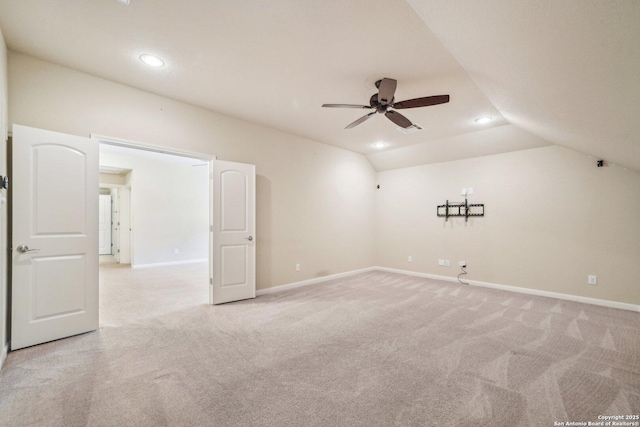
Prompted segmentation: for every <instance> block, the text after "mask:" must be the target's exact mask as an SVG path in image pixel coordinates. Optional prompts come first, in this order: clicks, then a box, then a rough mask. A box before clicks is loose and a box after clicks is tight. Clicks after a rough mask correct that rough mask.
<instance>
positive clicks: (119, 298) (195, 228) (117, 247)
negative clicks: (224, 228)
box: [99, 141, 210, 326]
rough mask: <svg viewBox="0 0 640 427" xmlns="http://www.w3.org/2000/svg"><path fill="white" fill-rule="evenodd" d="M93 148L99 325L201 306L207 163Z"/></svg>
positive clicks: (205, 292)
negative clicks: (97, 189) (95, 154)
mask: <svg viewBox="0 0 640 427" xmlns="http://www.w3.org/2000/svg"><path fill="white" fill-rule="evenodd" d="M99 146H100V161H99V163H100V209H99V211H100V221H99V224H100V227H99V228H100V230H99V231H100V235H99V237H100V239H99V240H100V244H99V250H100V256H99V257H100V268H99V275H100V282H99V283H100V323H101V324H102V325H113V326H121V325H124V324H126V323H131V322H135V323H137V322H139V321H140V320H141V319H149V318H151V317H154V316H155V315H157V314H159V313H160V312H166V311H167V304H170V305H172V309H171V311H179V310H180V309H181V307H182V308H186V307H187V306H189V305H191V304H193V303H196V304H202V305H206V304H208V303H209V286H210V282H209V277H210V274H209V259H210V254H209V251H210V241H209V235H210V228H209V225H210V200H209V198H210V189H209V163H210V162H209V161H208V160H206V159H203V158H196V157H187V156H185V155H184V154H181V155H175V154H172V153H167V152H158V151H154V150H149V149H143V148H144V147H136V146H134V147H130V146H122V145H119V144H118V145H114V144H109V143H105V142H103V141H101V142H100V144H99ZM164 151H166V150H164ZM169 278H170V280H169ZM170 296H172V297H170ZM160 305H162V306H163V307H162V311H159V306H160Z"/></svg>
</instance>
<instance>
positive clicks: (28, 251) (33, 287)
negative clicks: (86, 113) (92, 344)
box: [11, 125, 99, 350]
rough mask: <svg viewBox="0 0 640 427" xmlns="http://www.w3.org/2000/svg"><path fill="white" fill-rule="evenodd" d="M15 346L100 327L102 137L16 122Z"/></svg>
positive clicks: (13, 236) (13, 348) (13, 334)
mask: <svg viewBox="0 0 640 427" xmlns="http://www.w3.org/2000/svg"><path fill="white" fill-rule="evenodd" d="M12 152H13V156H12V162H13V168H12V169H13V177H12V185H13V191H12V232H13V235H12V253H11V259H12V268H13V270H12V283H11V286H12V288H11V289H12V311H11V349H12V350H16V349H19V348H23V347H27V346H31V345H34V344H40V343H43V342H47V341H52V340H56V339H59V338H65V337H68V336H71V335H75V334H79V333H83V332H88V331H91V330H94V329H97V328H98V193H99V189H98V143H97V141H93V140H91V139H89V138H81V137H77V136H71V135H65V134H61V133H57V132H50V131H45V130H41V129H34V128H28V127H24V126H18V125H14V126H13V150H12Z"/></svg>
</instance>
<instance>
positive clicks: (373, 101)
mask: <svg viewBox="0 0 640 427" xmlns="http://www.w3.org/2000/svg"><path fill="white" fill-rule="evenodd" d="M394 100H395V98H393V99H392V100H391V102H390V103H389V105H383V104H380V102H378V94H377V93H374V94H373V95H371V98H370V99H369V105H371V108H375V109H376V110H377V111H378V113H380V114H383V113H386V112H387V108H389V107H390V106H392V105H393V101H394Z"/></svg>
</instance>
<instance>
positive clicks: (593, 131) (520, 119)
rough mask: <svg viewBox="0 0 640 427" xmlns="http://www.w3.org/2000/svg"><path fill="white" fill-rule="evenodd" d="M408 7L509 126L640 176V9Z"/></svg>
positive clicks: (572, 2) (495, 0)
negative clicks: (510, 124) (638, 23)
mask: <svg viewBox="0 0 640 427" xmlns="http://www.w3.org/2000/svg"><path fill="white" fill-rule="evenodd" d="M406 1H407V3H408V4H409V5H410V6H411V7H412V8H413V9H414V11H415V12H416V13H417V15H418V16H419V17H420V18H421V19H422V21H423V22H424V23H425V24H426V26H427V28H429V30H430V31H431V32H432V33H433V34H434V35H435V37H436V38H438V40H439V41H440V42H441V43H442V44H443V45H444V46H445V48H446V49H447V50H448V51H449V52H450V53H451V55H452V56H453V57H454V58H455V60H456V61H457V62H458V63H459V64H460V66H461V67H462V68H463V69H464V70H465V71H466V73H467V75H468V76H469V77H470V78H471V80H472V81H473V82H474V84H475V85H476V86H477V87H478V88H479V90H480V91H481V92H482V93H483V94H484V95H485V96H486V97H487V98H488V99H489V100H490V102H491V103H492V104H493V105H494V106H495V107H496V109H497V110H498V111H499V112H500V113H501V114H502V115H503V116H504V118H505V119H506V120H507V121H509V122H510V123H512V124H514V125H517V126H518V127H520V128H521V129H523V130H526V131H528V132H530V133H531V134H534V135H537V136H539V137H540V138H542V139H545V140H547V141H550V142H552V143H553V144H556V145H559V146H562V147H565V148H568V149H571V150H574V151H577V152H580V153H583V154H586V155H589V156H592V157H595V158H598V159H603V160H605V161H607V162H608V163H610V164H615V165H617V166H620V167H623V168H626V169H629V170H632V171H634V172H640V121H638V120H637V117H638V116H639V115H640V102H638V99H640V55H638V54H637V52H638V50H637V47H636V46H637V45H638V43H640V26H638V25H637V22H638V20H640V2H591V3H585V2H582V1H580V0H567V1H565V2H555V1H554V0H536V1H530V2H508V1H506V2H505V1H501V0H488V1H486V2H473V1H464V0H459V1H450V0H430V1H429V2H425V1H422V0H406Z"/></svg>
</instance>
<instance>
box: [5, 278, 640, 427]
mask: <svg viewBox="0 0 640 427" xmlns="http://www.w3.org/2000/svg"><path fill="white" fill-rule="evenodd" d="M101 269H102V271H101V325H102V327H101V329H100V330H99V331H98V332H93V333H88V334H84V335H80V336H76V337H72V338H69V339H64V340H60V341H56V342H53V343H49V344H44V345H40V346H35V347H32V348H28V349H25V350H20V351H17V352H13V353H10V354H9V357H8V359H7V362H6V364H5V367H4V368H3V370H2V372H1V373H0V424H1V425H7V426H23V425H44V426H84V425H92V426H94V425H95V426H174V425H175V426H274V427H275V426H278V427H279V426H395V425H398V426H554V422H567V421H585V422H586V421H597V420H598V415H622V414H639V413H640V314H639V313H632V312H628V311H622V310H614V309H609V308H603V307H597V306H591V305H584V304H579V303H573V302H567V301H559V300H554V299H548V298H541V297H531V296H527V295H521V294H514V293H507V292H502V291H495V290H490V289H483V288H478V287H472V286H464V285H458V284H454V283H447V282H438V281H434V280H429V279H421V278H416V277H409V276H403V275H398V274H391V273H382V272H371V273H363V274H360V275H358V276H353V277H350V278H347V279H340V280H335V281H331V282H326V283H323V284H317V285H311V286H307V287H304V288H298V289H294V290H289V291H283V292H280V293H274V294H269V295H264V296H261V297H258V298H257V299H255V300H249V301H243V302H238V303H233V304H226V305H223V306H216V307H211V306H208V305H207V299H208V296H207V288H206V282H207V271H206V266H204V265H190V266H178V267H167V268H154V269H140V270H129V269H124V268H122V267H120V266H117V265H106V266H103V267H101ZM198 282H199V283H200V284H198ZM202 283H204V285H202ZM556 425H559V424H556Z"/></svg>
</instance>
